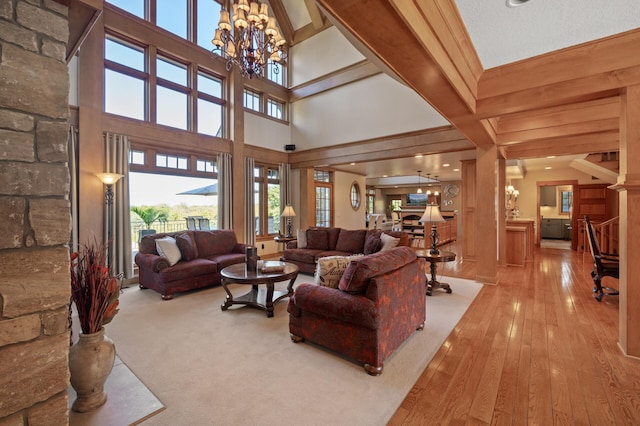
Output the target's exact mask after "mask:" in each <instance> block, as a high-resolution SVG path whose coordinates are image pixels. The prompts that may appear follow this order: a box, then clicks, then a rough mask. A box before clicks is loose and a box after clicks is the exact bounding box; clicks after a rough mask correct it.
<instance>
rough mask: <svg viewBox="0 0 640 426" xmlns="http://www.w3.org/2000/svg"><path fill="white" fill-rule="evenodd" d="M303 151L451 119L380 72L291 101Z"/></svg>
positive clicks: (294, 129)
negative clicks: (446, 118) (441, 114)
mask: <svg viewBox="0 0 640 426" xmlns="http://www.w3.org/2000/svg"><path fill="white" fill-rule="evenodd" d="M291 123H292V126H291V135H292V136H291V140H292V143H295V144H296V145H297V146H298V148H299V149H311V148H321V147H325V146H327V145H336V144H341V143H348V142H355V141H360V140H366V139H372V138H377V137H381V136H388V135H394V134H398V133H405V132H409V131H415V130H422V129H427V128H432V127H438V126H444V125H448V124H449V123H448V122H447V121H446V120H445V119H444V118H442V117H441V116H440V115H439V114H438V113H437V112H435V111H434V110H433V108H431V106H429V104H427V102H426V101H424V100H423V99H422V98H421V97H420V96H418V95H417V94H416V93H415V92H414V91H413V90H411V89H409V88H408V87H407V86H405V85H403V84H400V83H398V82H397V81H396V80H394V79H392V78H390V77H388V76H387V75H385V74H378V75H375V76H373V77H370V78H367V79H364V80H360V81H358V82H355V83H352V84H349V85H346V86H342V87H339V88H336V89H333V90H330V91H328V92H322V93H319V94H317V95H315V96H311V97H308V98H304V99H301V100H299V101H297V102H294V103H293V104H292V105H291Z"/></svg>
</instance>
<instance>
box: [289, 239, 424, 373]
mask: <svg viewBox="0 0 640 426" xmlns="http://www.w3.org/2000/svg"><path fill="white" fill-rule="evenodd" d="M424 271H425V260H424V259H421V258H418V257H416V254H415V252H414V251H413V249H411V248H410V247H396V248H393V249H390V250H386V251H382V252H378V253H374V254H371V255H366V256H361V257H358V258H355V259H351V260H350V261H349V263H348V266H347V267H346V269H345V271H344V273H343V274H342V277H341V278H340V282H339V284H338V287H337V288H332V287H327V286H320V285H316V284H311V283H301V284H299V285H298V286H297V287H296V289H295V292H294V294H293V296H292V297H291V298H290V299H289V304H288V306H287V311H288V312H289V333H290V335H291V340H293V341H294V342H296V343H298V342H302V341H304V340H308V341H309V342H313V343H316V344H318V345H321V346H324V347H326V348H329V349H331V350H334V351H336V352H339V353H341V354H344V355H346V356H348V357H351V358H353V359H355V360H357V361H359V362H362V363H363V364H364V369H365V371H366V372H367V373H369V374H370V375H374V376H376V375H379V374H381V373H382V369H383V366H384V361H385V359H387V358H388V357H389V355H391V354H392V353H393V351H394V350H395V349H397V348H398V347H399V346H400V345H401V344H402V343H403V342H404V341H405V340H406V339H407V338H408V337H409V336H410V335H411V334H412V333H413V331H414V330H422V329H423V328H424V322H425V315H426V312H425V309H426V307H425V296H424V293H425V288H426V287H425V285H426V278H425V272H424Z"/></svg>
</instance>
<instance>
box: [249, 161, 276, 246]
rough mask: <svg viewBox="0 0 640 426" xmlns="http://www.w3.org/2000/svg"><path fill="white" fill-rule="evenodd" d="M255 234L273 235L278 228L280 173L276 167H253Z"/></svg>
mask: <svg viewBox="0 0 640 426" xmlns="http://www.w3.org/2000/svg"><path fill="white" fill-rule="evenodd" d="M253 186H254V196H255V199H254V201H255V209H256V213H255V216H256V236H258V237H267V236H271V235H274V234H276V233H277V232H278V230H279V229H280V213H281V211H282V208H281V206H280V174H279V172H278V168H277V167H272V166H256V168H255V169H254V184H253Z"/></svg>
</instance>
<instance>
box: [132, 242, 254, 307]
mask: <svg viewBox="0 0 640 426" xmlns="http://www.w3.org/2000/svg"><path fill="white" fill-rule="evenodd" d="M166 236H171V237H173V238H175V239H176V242H177V245H178V248H179V249H180V252H181V254H182V258H181V259H180V260H179V261H178V263H176V264H175V265H173V266H170V265H169V262H168V261H167V259H166V258H165V257H162V256H160V255H158V251H157V250H156V243H155V240H156V239H158V238H163V237H166ZM246 247H247V245H246V244H240V243H238V240H237V239H236V234H235V233H234V232H233V230H230V229H218V230H213V231H180V232H171V233H166V234H165V233H162V234H153V235H146V236H144V237H143V238H142V241H140V248H139V251H138V253H137V254H136V257H135V262H136V264H137V265H138V270H139V283H140V288H143V289H146V288H150V289H153V290H155V291H157V292H158V293H160V294H161V296H162V298H163V299H164V300H170V299H173V294H174V293H178V292H183V291H187V290H192V289H195V288H200V287H207V286H211V285H217V284H220V271H221V270H222V269H223V268H225V267H227V266H229V265H233V264H236V263H242V262H244V261H245V254H246Z"/></svg>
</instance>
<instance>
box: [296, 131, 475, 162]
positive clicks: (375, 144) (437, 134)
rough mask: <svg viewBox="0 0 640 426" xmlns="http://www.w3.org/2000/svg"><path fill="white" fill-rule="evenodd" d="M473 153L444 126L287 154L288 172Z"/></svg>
mask: <svg viewBox="0 0 640 426" xmlns="http://www.w3.org/2000/svg"><path fill="white" fill-rule="evenodd" d="M471 149H474V146H473V144H471V143H470V142H469V140H468V139H467V138H465V137H464V135H462V134H461V133H460V132H459V131H458V130H457V129H455V128H453V127H452V126H444V127H439V128H435V129H429V130H423V131H419V132H410V133H405V134H400V135H395V136H391V137H382V138H375V139H370V140H366V141H360V142H353V143H348V144H342V145H335V146H329V147H324V148H317V149H309V150H304V151H299V152H293V153H291V154H289V162H290V163H291V167H292V168H301V167H314V166H318V165H319V164H322V165H324V166H338V165H341V164H348V163H351V162H358V163H360V162H366V161H380V160H390V159H394V158H405V157H410V156H414V155H417V154H422V155H429V154H436V153H442V152H458V151H468V150H471Z"/></svg>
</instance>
